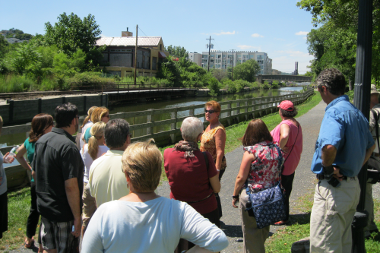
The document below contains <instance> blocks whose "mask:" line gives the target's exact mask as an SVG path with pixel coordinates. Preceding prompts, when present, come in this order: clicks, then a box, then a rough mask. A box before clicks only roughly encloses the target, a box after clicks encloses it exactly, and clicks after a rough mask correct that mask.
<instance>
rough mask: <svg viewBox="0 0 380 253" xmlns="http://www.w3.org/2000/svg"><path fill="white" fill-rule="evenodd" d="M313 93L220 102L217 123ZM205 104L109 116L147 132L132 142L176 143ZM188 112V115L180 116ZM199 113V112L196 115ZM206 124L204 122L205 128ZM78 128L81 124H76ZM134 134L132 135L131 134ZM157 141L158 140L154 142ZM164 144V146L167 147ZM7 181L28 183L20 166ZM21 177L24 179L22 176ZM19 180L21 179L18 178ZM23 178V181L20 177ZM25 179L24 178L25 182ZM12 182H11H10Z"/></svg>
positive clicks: (14, 129) (13, 129)
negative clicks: (143, 120) (156, 118)
mask: <svg viewBox="0 0 380 253" xmlns="http://www.w3.org/2000/svg"><path fill="white" fill-rule="evenodd" d="M313 93H314V90H313V89H308V90H307V91H305V92H303V93H295V94H288V95H283V96H276V97H258V98H249V99H240V100H234V101H226V102H220V105H221V107H222V114H221V117H220V121H221V122H222V123H223V124H224V125H225V126H229V125H232V124H234V123H236V122H240V121H241V120H248V119H252V118H257V117H262V116H264V115H266V114H268V113H272V112H275V111H277V110H278V108H277V105H278V104H279V103H280V102H281V101H283V100H291V101H292V102H293V103H294V104H296V105H297V104H300V103H302V102H304V101H305V100H306V99H307V98H308V97H310V96H311V95H312V94H313ZM203 108H204V104H201V105H192V106H186V107H176V108H169V109H157V110H146V111H139V112H119V113H115V114H111V115H110V117H111V118H113V119H115V118H124V119H132V120H130V131H131V133H133V132H135V131H136V130H141V129H146V131H144V132H146V134H144V135H141V136H133V138H132V141H140V140H145V139H148V138H154V139H155V140H159V141H160V140H161V141H164V142H165V141H166V142H167V143H175V142H176V140H178V139H179V138H181V135H180V129H179V128H180V124H181V123H182V121H183V120H184V119H185V118H186V117H189V116H193V117H198V118H203V117H204V111H203ZM184 111H186V112H187V111H188V113H185V114H184V113H183V112H184ZM195 111H198V112H200V113H195ZM157 114H169V115H170V118H169V119H164V120H159V121H154V120H153V118H154V115H157ZM136 117H140V118H141V117H146V123H140V124H133V122H135V120H134V119H135V118H136ZM83 120H84V116H81V117H80V118H79V121H80V122H83ZM207 124H208V122H204V125H205V126H206V125H207ZM79 125H81V124H79ZM157 126H166V128H167V130H164V131H160V132H156V133H155V132H154V129H153V128H154V127H157ZM30 127H31V124H30V123H27V124H25V125H17V126H9V127H3V129H2V135H9V134H19V133H27V132H29V131H30ZM134 135H135V134H134ZM156 142H157V141H156ZM167 143H166V144H167ZM11 148H12V147H5V148H0V151H1V152H2V153H3V154H5V153H6V152H8V151H9V150H10V149H11ZM5 171H6V173H7V178H8V187H9V188H12V187H16V186H19V185H22V184H25V182H28V181H27V177H26V175H27V174H26V171H25V169H23V168H22V167H21V166H20V165H16V166H10V167H7V168H5ZM22 175H24V176H22ZM20 177H21V178H20ZM22 177H24V178H22ZM25 178H26V179H25ZM10 181H11V183H9V182H10Z"/></svg>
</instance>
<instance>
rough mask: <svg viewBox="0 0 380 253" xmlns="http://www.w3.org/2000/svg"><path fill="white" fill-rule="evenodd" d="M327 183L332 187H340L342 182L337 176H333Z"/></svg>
mask: <svg viewBox="0 0 380 253" xmlns="http://www.w3.org/2000/svg"><path fill="white" fill-rule="evenodd" d="M327 183H329V184H330V185H331V186H332V187H339V186H340V182H339V180H338V179H336V178H335V177H331V178H330V179H329V180H328V181H327Z"/></svg>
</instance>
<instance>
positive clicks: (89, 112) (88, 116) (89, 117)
mask: <svg viewBox="0 0 380 253" xmlns="http://www.w3.org/2000/svg"><path fill="white" fill-rule="evenodd" d="M96 108H98V107H97V106H91V107H90V109H88V111H87V116H86V118H85V119H84V120H83V124H82V125H81V127H80V128H83V127H84V125H86V123H87V122H88V121H89V120H90V119H91V115H92V112H93V111H94V110H95V109H96Z"/></svg>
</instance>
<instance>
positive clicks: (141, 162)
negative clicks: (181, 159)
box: [121, 139, 162, 192]
mask: <svg viewBox="0 0 380 253" xmlns="http://www.w3.org/2000/svg"><path fill="white" fill-rule="evenodd" d="M121 161H122V163H123V172H124V173H125V174H126V175H128V177H129V178H130V180H131V181H130V183H131V184H132V186H133V189H134V190H135V191H136V192H152V191H154V190H155V189H156V188H157V186H158V184H159V183H160V178H161V164H162V155H161V152H160V150H159V149H158V148H157V146H156V145H155V144H154V140H153V139H149V140H147V141H145V142H134V143H132V144H130V145H129V146H128V148H127V149H126V150H125V151H124V154H123V158H122V159H121Z"/></svg>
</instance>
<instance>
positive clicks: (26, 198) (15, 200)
mask: <svg viewBox="0 0 380 253" xmlns="http://www.w3.org/2000/svg"><path fill="white" fill-rule="evenodd" d="M320 101H321V97H320V95H319V93H316V95H314V96H312V97H310V98H309V99H308V100H307V101H305V102H304V103H303V104H300V105H298V106H297V108H298V115H297V116H298V117H299V116H301V115H303V114H305V113H306V112H308V111H309V110H310V109H311V108H313V107H314V106H315V105H317V104H318V103H319V102H320ZM262 119H263V120H264V122H265V123H266V124H267V126H268V129H273V128H274V127H275V126H276V125H277V124H278V123H280V121H281V118H280V116H279V115H278V113H272V114H269V115H267V116H264V117H262ZM248 123H249V121H245V122H241V123H239V124H237V125H233V126H230V127H227V129H226V132H227V142H226V149H225V150H226V152H229V151H232V150H234V149H235V148H237V147H239V146H240V145H241V141H240V140H239V138H240V137H242V136H243V135H244V132H245V129H246V128H247V125H248ZM169 147H173V145H171V146H167V147H161V148H159V149H160V151H161V152H162V153H163V152H164V150H165V149H166V148H169ZM162 168H163V166H162ZM161 179H162V180H165V181H167V178H166V174H165V171H164V169H162V177H161ZM301 202H304V201H301ZM29 209H30V188H29V187H27V188H24V189H21V190H18V191H14V192H9V193H8V213H9V214H8V215H9V217H8V231H7V232H5V233H3V239H1V240H0V251H4V252H7V250H12V249H17V248H19V247H20V246H22V244H23V242H24V238H25V229H26V220H27V217H28V214H29ZM309 210H310V209H309ZM292 227H293V226H292ZM294 230H295V231H297V229H296V228H295V229H294ZM284 243H285V242H284ZM287 252H289V251H287Z"/></svg>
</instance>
